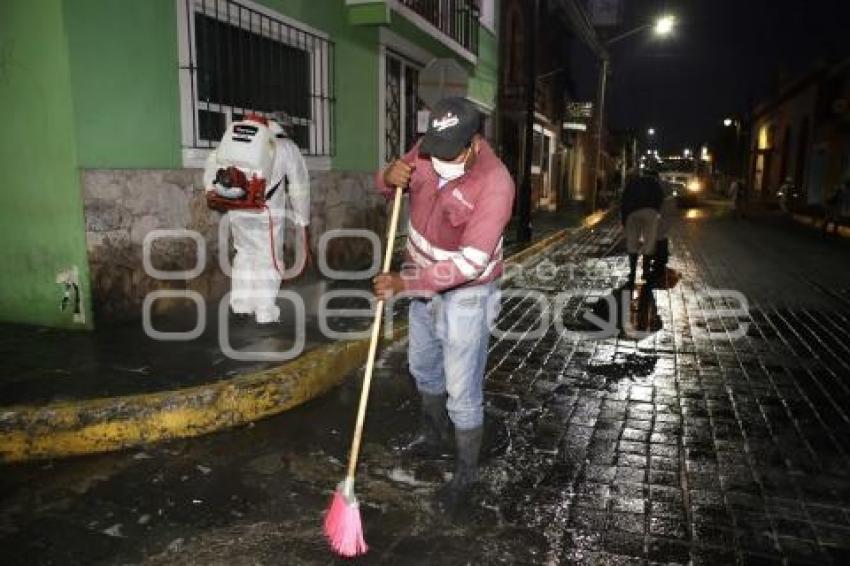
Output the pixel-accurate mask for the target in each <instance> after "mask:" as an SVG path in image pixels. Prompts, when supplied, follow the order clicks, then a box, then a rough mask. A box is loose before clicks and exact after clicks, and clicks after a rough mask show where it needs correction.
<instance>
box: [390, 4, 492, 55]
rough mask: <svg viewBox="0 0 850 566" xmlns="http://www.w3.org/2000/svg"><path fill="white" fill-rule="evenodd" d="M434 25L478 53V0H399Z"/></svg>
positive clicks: (469, 49) (474, 52) (468, 49)
mask: <svg viewBox="0 0 850 566" xmlns="http://www.w3.org/2000/svg"><path fill="white" fill-rule="evenodd" d="M399 2H400V4H401V5H402V6H405V7H407V8H409V9H411V10H413V11H414V12H416V13H417V14H419V15H420V16H422V17H423V18H425V19H426V20H427V21H428V23H430V24H431V25H432V26H434V27H435V28H437V29H438V30H440V31H441V32H443V33H444V34H446V35H447V36H449V37H450V38H452V39H453V40H455V41H456V42H457V43H458V44H460V45H461V46H462V47H463V48H464V49H466V50H467V51H470V52H471V53H473V54H474V55H478V21H479V17H480V12H481V10H480V8H479V7H478V0H399Z"/></svg>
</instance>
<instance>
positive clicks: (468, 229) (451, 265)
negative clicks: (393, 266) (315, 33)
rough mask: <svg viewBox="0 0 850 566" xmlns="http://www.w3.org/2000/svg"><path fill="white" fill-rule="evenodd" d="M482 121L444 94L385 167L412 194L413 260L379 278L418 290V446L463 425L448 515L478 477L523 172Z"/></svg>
mask: <svg viewBox="0 0 850 566" xmlns="http://www.w3.org/2000/svg"><path fill="white" fill-rule="evenodd" d="M479 127H480V115H479V113H478V111H477V109H476V108H475V107H474V106H473V105H472V104H471V103H470V102H469V101H467V100H465V99H462V98H446V99H443V100H441V101H440V102H438V103H437V104H436V105H435V106H434V108H433V109H432V112H431V117H430V121H429V126H428V130H427V132H426V133H425V135H424V136H423V138H422V140H421V142H420V143H419V144H418V145H417V146H416V147H414V148H413V149H412V150H411V151H410V152H409V153H407V154H406V155H404V156H403V157H402V158H401V159H398V160H396V161H395V162H393V163H392V164H390V165H389V166H388V167H387V168H386V169H384V170H383V171H379V173H378V175H377V185H378V189H379V190H380V191H382V192H383V193H384V194H386V195H387V196H390V195H392V192H393V190H394V187H396V186H401V187H406V188H407V191H408V194H409V196H410V225H409V232H408V240H407V262H406V263H405V267H404V269H403V270H402V272H401V273H389V274H385V275H380V276H378V277H376V278H375V280H374V289H375V293H376V294H377V295H379V296H383V297H385V298H389V297H391V296H392V295H394V294H399V293H406V294H410V295H412V296H413V297H414V298H413V300H412V301H411V304H410V313H409V325H410V331H409V340H410V342H409V351H408V362H409V366H410V372H411V374H412V375H413V377H414V379H415V381H416V387H417V389H418V391H419V394H420V396H421V402H422V404H421V410H422V425H421V431H420V434H419V436H418V437H417V439H416V440H415V441H414V443H413V445H412V446H411V447H410V449H411V451H413V452H416V453H418V454H421V455H428V454H435V453H437V452H440V451H441V449H442V447H443V445H444V443H446V442H447V441H448V440H449V439H450V438H451V424H454V439H455V454H456V460H455V473H454V475H453V477H452V479H451V481H449V482H448V483H447V484H446V485H444V486H443V487H442V488H441V489H440V490H439V492H438V493H437V501H436V503H437V507H438V509H440V510H441V511H443V512H445V513H454V512H455V511H457V510H458V509H459V508H460V507H461V506H463V505H465V504H466V503H468V501H469V495H470V493H471V489H472V487H473V486H474V484H475V483H476V482H477V481H478V456H479V452H480V450H481V439H482V436H483V424H484V406H483V391H482V390H483V382H484V370H485V367H486V365H487V346H488V340H489V337H490V330H491V328H492V325H493V323H494V321H495V318H496V315H497V314H498V311H499V300H500V294H499V286H498V279H499V277H500V276H501V274H502V233H503V231H504V229H505V226H506V225H507V223H508V220H509V219H510V217H511V209H512V205H513V199H514V183H513V180H512V179H511V176H510V174H509V173H508V170H507V169H506V168H505V166H504V164H503V163H502V162H501V161H500V160H499V158H498V157H497V156H496V155H495V153H494V152H493V150H492V149H491V148H490V146H489V145H488V144H487V142H486V141H485V140H484V139H483V138H482V137H481V136H480V135H479V134H478V130H479ZM450 421H451V422H450Z"/></svg>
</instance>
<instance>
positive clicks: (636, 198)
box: [620, 175, 664, 224]
mask: <svg viewBox="0 0 850 566" xmlns="http://www.w3.org/2000/svg"><path fill="white" fill-rule="evenodd" d="M662 202H664V190H663V189H662V188H661V182H660V181H659V180H658V179H656V178H655V177H649V176H647V175H640V176H637V175H635V176H633V177H630V178H629V179H628V181H626V188H625V189H623V199H622V201H621V203H620V216H621V218H622V220H623V223H624V224H625V222H626V218H628V217H629V214H631V213H632V212H634V211H636V210H640V209H641V208H654V209H655V210H659V211H660V210H661V203H662Z"/></svg>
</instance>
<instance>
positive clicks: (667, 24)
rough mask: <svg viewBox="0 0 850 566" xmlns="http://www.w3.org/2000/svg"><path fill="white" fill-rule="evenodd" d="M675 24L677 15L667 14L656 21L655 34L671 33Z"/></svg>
mask: <svg viewBox="0 0 850 566" xmlns="http://www.w3.org/2000/svg"><path fill="white" fill-rule="evenodd" d="M675 25H676V16H673V15H670V14H666V15H664V16H661V17H660V18H658V19H657V20H656V21H655V27H654V28H653V29H654V31H655V35H660V36H665V35H669V34H670V33H671V32H672V31H673V28H674V27H675Z"/></svg>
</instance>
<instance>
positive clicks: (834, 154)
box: [749, 61, 850, 209]
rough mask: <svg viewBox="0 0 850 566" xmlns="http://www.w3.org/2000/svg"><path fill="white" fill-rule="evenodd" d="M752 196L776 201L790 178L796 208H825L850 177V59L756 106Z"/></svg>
mask: <svg viewBox="0 0 850 566" xmlns="http://www.w3.org/2000/svg"><path fill="white" fill-rule="evenodd" d="M750 139H751V142H750V148H749V155H750V164H749V177H750V186H751V187H752V189H753V198H754V199H756V200H760V201H766V202H771V201H775V200H776V199H777V193H778V191H779V187H780V186H781V185H782V184H783V182H784V181H785V180H786V179H788V178H790V179H791V180H792V181H793V183H794V186H795V187H796V191H795V192H796V197H795V198H794V199H793V201H792V204H793V205H794V206H795V207H797V208H814V209H817V208H820V207H822V206H823V204H824V201H825V199H827V198H829V196H830V195H831V194H832V192H833V191H834V190H835V189H836V187H837V186H838V184H839V183H841V182H842V181H844V180H846V179H850V61H844V62H842V63H839V64H835V65H829V66H822V67H821V68H819V69H817V70H815V71H813V72H812V73H810V74H808V75H806V76H804V77H801V78H799V79H797V80H794V81H791V82H788V83H787V84H785V85H783V87H782V88H781V89H780V91H779V93H778V94H777V95H776V96H775V97H774V98H772V99H770V100H768V101H765V102H764V103H762V104H760V105H759V106H757V107H756V109H755V111H754V112H753V116H752V130H751V136H750Z"/></svg>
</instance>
